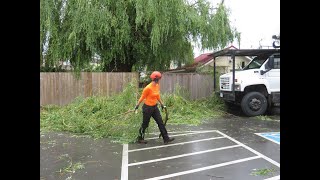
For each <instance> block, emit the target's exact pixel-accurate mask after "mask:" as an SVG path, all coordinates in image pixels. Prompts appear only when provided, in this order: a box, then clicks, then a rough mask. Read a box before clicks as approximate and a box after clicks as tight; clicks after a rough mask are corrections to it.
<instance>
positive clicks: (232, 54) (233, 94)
mask: <svg viewBox="0 0 320 180" xmlns="http://www.w3.org/2000/svg"><path fill="white" fill-rule="evenodd" d="M231 58H232V96H233V98H234V100H235V97H236V95H235V92H234V89H235V83H234V81H235V71H236V69H235V66H236V65H235V64H236V60H235V55H234V51H232V53H231Z"/></svg>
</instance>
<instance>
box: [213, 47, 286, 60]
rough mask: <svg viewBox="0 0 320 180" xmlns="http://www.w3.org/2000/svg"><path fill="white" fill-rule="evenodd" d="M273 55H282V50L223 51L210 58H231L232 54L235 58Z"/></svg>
mask: <svg viewBox="0 0 320 180" xmlns="http://www.w3.org/2000/svg"><path fill="white" fill-rule="evenodd" d="M273 53H280V49H223V50H221V51H217V52H214V53H211V54H210V55H209V56H213V58H216V57H218V56H231V55H232V54H234V55H235V56H259V55H263V54H270V55H271V54H273Z"/></svg>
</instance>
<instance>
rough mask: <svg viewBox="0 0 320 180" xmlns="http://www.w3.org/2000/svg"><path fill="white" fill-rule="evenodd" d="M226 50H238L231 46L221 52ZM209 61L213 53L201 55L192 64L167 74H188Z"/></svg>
mask: <svg viewBox="0 0 320 180" xmlns="http://www.w3.org/2000/svg"><path fill="white" fill-rule="evenodd" d="M228 49H235V50H237V49H238V48H236V47H234V46H233V45H231V46H229V47H227V48H225V49H223V50H228ZM211 60H213V53H205V54H201V55H199V56H198V57H196V58H194V62H193V63H192V64H189V65H185V66H183V67H180V68H176V69H171V70H169V71H168V72H180V71H183V72H186V71H187V72H188V71H194V70H195V69H196V67H197V66H198V65H204V64H206V63H208V62H210V61H211Z"/></svg>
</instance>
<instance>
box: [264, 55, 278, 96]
mask: <svg viewBox="0 0 320 180" xmlns="http://www.w3.org/2000/svg"><path fill="white" fill-rule="evenodd" d="M271 68H272V69H271V70H270V71H268V72H267V73H266V76H265V77H266V79H267V81H268V82H269V86H270V90H271V92H280V54H277V55H274V63H273V67H271Z"/></svg>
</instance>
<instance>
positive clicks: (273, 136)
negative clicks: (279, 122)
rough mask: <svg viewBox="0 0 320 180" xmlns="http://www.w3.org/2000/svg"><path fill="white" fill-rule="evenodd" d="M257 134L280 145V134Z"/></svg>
mask: <svg viewBox="0 0 320 180" xmlns="http://www.w3.org/2000/svg"><path fill="white" fill-rule="evenodd" d="M257 134H259V135H260V136H262V137H264V138H266V139H269V140H271V141H274V142H276V143H278V144H280V132H276V133H275V132H272V133H257Z"/></svg>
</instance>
